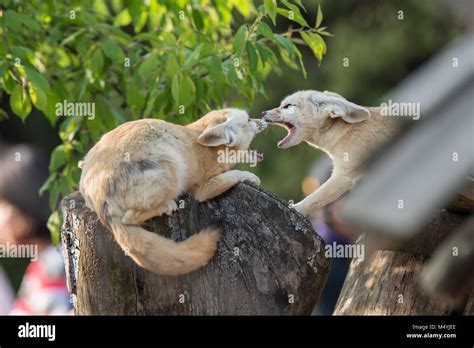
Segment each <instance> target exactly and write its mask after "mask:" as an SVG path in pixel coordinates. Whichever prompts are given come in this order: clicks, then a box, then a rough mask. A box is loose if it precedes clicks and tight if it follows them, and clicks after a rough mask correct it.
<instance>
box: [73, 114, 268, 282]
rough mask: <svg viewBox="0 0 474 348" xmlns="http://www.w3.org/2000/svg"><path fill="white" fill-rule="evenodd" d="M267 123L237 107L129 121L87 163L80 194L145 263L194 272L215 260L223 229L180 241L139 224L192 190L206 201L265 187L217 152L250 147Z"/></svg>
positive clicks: (171, 207)
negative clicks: (246, 186)
mask: <svg viewBox="0 0 474 348" xmlns="http://www.w3.org/2000/svg"><path fill="white" fill-rule="evenodd" d="M265 127H266V123H265V122H262V121H260V120H252V119H249V117H248V115H247V113H246V112H245V111H242V110H238V109H224V110H219V111H212V112H210V113H209V114H207V115H205V116H203V117H202V118H201V119H199V120H198V121H196V122H194V123H192V124H189V125H187V126H179V125H175V124H171V123H168V122H165V121H161V120H154V119H143V120H138V121H133V122H127V123H124V124H123V125H121V126H119V127H117V128H116V129H114V130H112V131H111V132H109V133H107V134H105V135H104V136H103V137H102V138H101V139H100V141H99V142H98V143H97V144H96V145H95V146H94V147H93V148H92V149H91V150H90V151H89V153H88V154H87V156H86V157H85V159H84V161H83V162H82V163H81V167H82V176H81V181H80V191H81V193H82V195H83V196H84V199H85V202H86V204H87V206H88V207H89V208H90V209H92V210H93V211H95V212H96V213H97V215H98V216H99V219H100V221H101V222H102V223H103V224H104V225H106V226H108V227H109V228H110V229H111V231H112V232H113V234H114V236H115V239H116V241H117V243H118V244H119V245H120V246H121V247H122V249H123V250H124V251H125V252H126V253H127V254H128V255H130V256H131V257H132V258H133V260H135V262H137V263H138V264H139V265H140V266H142V267H143V268H146V269H148V270H150V271H153V272H156V273H159V274H162V275H178V274H184V273H188V272H191V271H193V270H195V269H197V268H199V267H202V266H204V265H206V264H207V263H208V262H209V260H210V259H211V258H212V256H213V254H214V252H215V250H216V247H217V242H218V239H219V231H218V230H216V229H204V230H202V231H201V232H199V233H197V234H195V235H193V236H191V237H190V238H188V239H186V240H185V241H183V242H180V243H176V242H174V241H172V240H170V239H167V238H164V237H162V236H159V235H158V234H155V233H151V232H148V231H146V230H145V229H143V228H142V227H140V225H141V224H143V222H144V221H145V220H147V219H150V218H152V217H154V216H159V215H162V214H171V213H172V212H173V211H174V210H175V209H177V204H176V199H177V198H178V196H180V195H181V194H183V193H185V192H187V193H191V194H192V195H194V197H195V198H196V199H197V200H198V201H201V202H202V201H205V200H208V199H211V198H213V197H216V196H218V195H220V194H221V193H223V192H225V191H227V190H228V189H230V188H231V187H232V186H234V185H235V184H237V183H238V182H240V181H250V182H252V183H254V184H257V185H259V184H260V180H259V179H258V177H257V176H255V175H254V174H252V173H250V172H245V171H240V170H230V169H231V167H232V166H233V164H230V163H218V161H217V152H218V150H221V149H223V148H225V147H226V146H227V147H230V148H232V149H235V150H246V149H248V147H249V145H250V142H251V141H252V139H253V138H254V136H255V134H257V133H258V132H260V131H262V130H263V129H264V128H265Z"/></svg>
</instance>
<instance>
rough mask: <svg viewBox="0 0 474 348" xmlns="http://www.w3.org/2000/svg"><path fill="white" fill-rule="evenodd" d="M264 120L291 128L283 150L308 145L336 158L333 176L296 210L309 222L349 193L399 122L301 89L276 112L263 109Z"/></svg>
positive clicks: (373, 109) (333, 96)
mask: <svg viewBox="0 0 474 348" xmlns="http://www.w3.org/2000/svg"><path fill="white" fill-rule="evenodd" d="M262 119H263V120H265V121H267V122H269V123H275V124H277V125H280V126H283V127H285V128H286V129H287V131H288V134H287V136H286V137H285V138H283V139H282V140H280V141H279V142H278V147H279V148H282V149H285V148H288V147H291V146H295V145H298V144H299V143H300V142H302V141H305V142H307V143H308V144H310V145H312V146H314V147H316V148H319V149H321V150H323V151H325V152H326V153H327V154H328V155H329V156H330V157H331V159H332V160H333V172H332V175H331V177H330V178H329V179H328V180H327V181H326V182H325V183H324V184H323V185H322V186H321V187H319V188H318V189H317V190H316V191H314V192H313V193H311V194H310V195H308V196H307V197H306V198H305V199H303V200H302V201H301V202H299V203H297V204H295V206H294V208H295V209H296V210H297V211H299V212H300V213H301V214H303V215H305V216H306V217H308V218H310V219H311V218H315V217H316V216H317V214H318V209H319V208H321V207H323V206H325V205H327V204H329V203H331V202H333V201H334V200H336V199H337V198H339V197H340V196H341V195H342V194H344V193H345V192H347V191H348V190H350V189H351V188H352V187H353V186H354V184H355V183H356V182H357V180H358V179H359V178H360V176H361V174H362V173H361V169H362V165H363V164H364V161H365V160H366V159H367V158H368V157H369V156H370V154H372V153H373V152H374V151H375V150H376V149H377V148H378V147H380V146H381V145H382V144H383V143H384V142H386V141H387V140H388V139H389V138H391V137H392V136H393V135H394V134H395V133H396V132H397V130H398V128H399V125H400V122H399V121H398V120H395V118H394V117H382V116H381V115H380V108H379V107H369V108H366V107H362V106H359V105H357V104H354V103H352V102H350V101H348V100H346V99H345V98H344V97H342V96H340V95H339V94H336V93H332V92H328V91H324V92H318V91H299V92H296V93H294V94H292V95H290V96H288V97H286V98H285V99H284V100H283V101H282V102H281V105H280V106H279V107H278V108H275V109H272V110H268V111H264V112H263V113H262Z"/></svg>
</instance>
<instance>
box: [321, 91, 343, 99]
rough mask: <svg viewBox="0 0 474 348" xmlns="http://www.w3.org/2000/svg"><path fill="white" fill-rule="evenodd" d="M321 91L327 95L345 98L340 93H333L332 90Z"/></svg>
mask: <svg viewBox="0 0 474 348" xmlns="http://www.w3.org/2000/svg"><path fill="white" fill-rule="evenodd" d="M323 93H324V94H326V95H327V96H328V97H334V98H340V99H344V100H346V98H344V97H343V96H342V95H340V94H337V93H334V92H330V91H324V92H323Z"/></svg>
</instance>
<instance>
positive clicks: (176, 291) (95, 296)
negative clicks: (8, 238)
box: [61, 183, 329, 315]
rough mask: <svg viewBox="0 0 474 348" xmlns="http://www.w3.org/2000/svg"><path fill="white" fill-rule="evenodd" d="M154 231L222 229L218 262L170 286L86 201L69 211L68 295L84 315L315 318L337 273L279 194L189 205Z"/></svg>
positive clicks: (250, 191) (233, 193)
mask: <svg viewBox="0 0 474 348" xmlns="http://www.w3.org/2000/svg"><path fill="white" fill-rule="evenodd" d="M178 205H180V206H181V208H180V209H178V211H176V212H175V213H174V214H173V215H172V216H170V217H168V216H163V217H157V218H154V219H152V220H150V221H148V222H147V223H146V225H145V226H144V228H146V229H147V230H149V231H153V232H155V233H159V234H162V235H164V236H167V237H171V238H172V239H173V240H176V241H180V240H184V239H186V238H187V237H188V236H189V235H191V234H193V233H196V232H198V231H199V230H200V229H201V228H204V227H207V226H218V227H220V228H222V236H221V240H220V242H219V247H218V250H217V252H216V255H215V256H214V257H213V259H212V260H211V262H210V263H209V264H208V265H207V266H205V267H203V268H201V269H199V270H197V271H195V272H192V273H189V274H186V275H183V276H177V277H168V276H160V275H157V274H154V273H152V272H149V271H147V270H145V269H142V268H141V267H139V266H138V265H137V264H135V262H133V260H132V259H131V258H129V257H127V256H125V254H124V252H123V251H122V250H121V249H120V247H119V246H118V245H117V243H116V242H115V241H114V239H113V236H112V233H110V232H109V231H108V230H107V229H106V228H104V227H103V226H102V225H101V224H100V223H99V221H98V218H97V216H96V214H95V213H93V212H92V211H90V210H89V209H88V208H87V207H85V205H84V200H83V198H82V196H81V195H80V194H79V193H78V192H76V193H73V194H71V195H69V196H68V197H66V198H65V199H64V200H63V202H62V209H63V217H64V224H63V227H62V232H61V240H62V248H63V252H64V256H65V262H66V271H67V278H68V279H67V280H68V288H69V290H70V292H71V294H72V298H73V302H74V306H75V310H76V314H80V315H81V314H83V315H105V314H112V315H151V314H159V315H260V314H266V315H281V314H283V315H285V314H286V315H309V314H311V312H312V310H313V307H314V306H315V304H316V302H317V300H318V298H319V295H320V293H321V291H322V289H323V286H324V283H325V279H326V275H327V273H328V270H329V260H328V259H327V258H325V256H324V243H323V241H322V239H321V238H320V237H319V236H318V235H317V234H316V233H315V232H314V230H313V228H312V227H311V224H310V223H309V221H308V220H306V219H305V218H304V217H303V216H301V215H300V214H299V213H297V212H296V211H295V210H294V209H290V208H288V207H287V205H286V204H285V203H284V202H283V201H281V200H280V199H279V198H278V197H276V196H274V195H273V194H271V193H269V192H267V191H265V190H263V189H260V188H257V187H254V186H252V185H250V184H247V183H240V184H238V185H237V186H236V187H234V188H232V189H231V190H229V191H228V192H226V193H225V194H223V195H221V196H219V197H217V198H215V199H213V200H210V201H208V202H205V203H198V202H196V201H194V200H193V199H192V198H190V197H183V198H182V200H181V201H180V202H178Z"/></svg>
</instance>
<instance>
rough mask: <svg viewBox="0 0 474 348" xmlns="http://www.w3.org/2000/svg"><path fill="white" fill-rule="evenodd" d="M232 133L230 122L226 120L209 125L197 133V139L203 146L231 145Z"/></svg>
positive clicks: (232, 140)
mask: <svg viewBox="0 0 474 348" xmlns="http://www.w3.org/2000/svg"><path fill="white" fill-rule="evenodd" d="M234 138H235V136H234V133H233V132H232V129H231V127H230V122H229V121H226V122H224V123H222V124H218V125H210V126H208V127H207V128H206V129H204V131H203V132H202V133H201V134H200V135H199V137H198V138H197V141H198V143H199V144H201V145H204V146H220V145H226V146H232V145H233V144H234Z"/></svg>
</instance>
